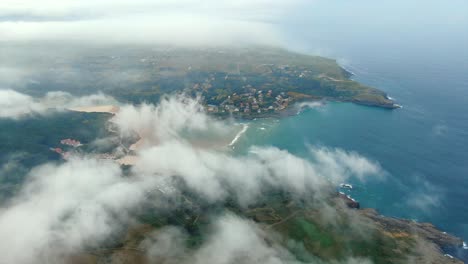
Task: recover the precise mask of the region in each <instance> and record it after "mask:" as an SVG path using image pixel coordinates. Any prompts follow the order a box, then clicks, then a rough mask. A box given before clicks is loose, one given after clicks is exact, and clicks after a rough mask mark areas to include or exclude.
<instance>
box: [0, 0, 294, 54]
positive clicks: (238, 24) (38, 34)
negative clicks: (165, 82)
mask: <svg viewBox="0 0 468 264" xmlns="http://www.w3.org/2000/svg"><path fill="white" fill-rule="evenodd" d="M300 2H302V1H299V0H294V1H276V0H271V1H265V0H253V1H236V2H235V3H233V2H231V1H224V0H222V1H213V0H209V1H203V2H202V3H200V2H199V1H193V0H177V1H168V0H158V1H149V0H138V1H129V0H119V1H108V0H100V1H88V0H85V1H78V2H77V1H57V0H47V1H41V2H40V3H39V2H37V1H29V0H23V1H10V0H7V1H3V2H2V3H1V4H0V10H1V11H0V31H1V32H2V40H1V41H49V40H55V41H62V40H65V41H74V42H82V41H85V42H87V43H153V44H154V43H159V44H178V45H236V44H278V43H279V42H281V36H280V35H279V33H278V30H277V28H276V27H275V26H274V25H273V24H272V23H271V22H272V21H275V20H277V19H279V18H281V17H283V16H285V15H287V14H288V11H289V10H291V9H292V8H294V7H295V6H296V5H298V4H299V3H300Z"/></svg>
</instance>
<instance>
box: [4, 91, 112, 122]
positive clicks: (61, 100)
mask: <svg viewBox="0 0 468 264" xmlns="http://www.w3.org/2000/svg"><path fill="white" fill-rule="evenodd" d="M115 103H116V101H115V100H114V99H113V98H112V97H109V96H106V95H104V94H101V93H98V94H93V95H87V96H81V97H76V96H73V95H71V94H69V93H66V92H49V93H47V94H46V95H45V96H44V97H42V98H34V97H32V96H29V95H26V94H22V93H20V92H17V91H14V90H0V118H14V119H17V118H22V117H27V116H30V115H38V114H39V115H40V114H45V113H46V112H47V111H49V110H59V111H60V110H65V109H67V108H73V107H84V106H94V105H104V104H115Z"/></svg>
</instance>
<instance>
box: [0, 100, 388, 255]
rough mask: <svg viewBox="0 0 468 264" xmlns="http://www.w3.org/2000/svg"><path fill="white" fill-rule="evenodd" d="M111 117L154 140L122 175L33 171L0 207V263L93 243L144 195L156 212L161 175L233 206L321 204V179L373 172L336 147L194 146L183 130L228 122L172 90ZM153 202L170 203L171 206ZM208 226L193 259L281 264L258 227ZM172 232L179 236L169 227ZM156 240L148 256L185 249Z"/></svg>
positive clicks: (69, 168)
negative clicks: (282, 197) (297, 200)
mask: <svg viewBox="0 0 468 264" xmlns="http://www.w3.org/2000/svg"><path fill="white" fill-rule="evenodd" d="M63 97H67V96H66V95H65V96H64V95H63V94H60V93H58V94H57V93H55V94H49V95H48V96H46V98H48V100H51V101H54V100H55V99H54V98H63ZM26 98H27V99H28V98H29V97H26ZM98 98H99V96H98ZM94 99H95V98H94V97H90V98H88V99H83V100H84V101H86V102H88V101H93V100H94ZM29 100H32V99H30V98H29ZM32 101H33V102H35V101H34V100H32ZM43 101H46V100H45V99H43ZM68 101H70V100H68ZM72 101H73V100H72ZM115 122H116V124H118V125H119V126H120V127H121V129H122V130H123V131H127V132H129V131H131V130H140V131H141V130H144V131H147V133H148V135H149V137H153V138H154V139H155V140H154V141H149V144H148V145H147V147H146V148H144V149H142V150H141V151H140V152H139V153H138V154H139V157H140V160H139V161H138V162H137V164H136V165H135V166H134V167H133V169H132V170H131V171H130V174H131V175H130V176H128V175H127V176H123V173H122V171H121V169H120V168H119V167H118V166H117V165H116V164H114V163H112V162H110V161H107V162H104V161H97V160H92V159H88V158H72V159H71V160H70V161H67V162H65V163H63V164H60V165H57V164H46V165H44V166H41V167H39V168H36V169H34V170H33V171H31V172H30V174H29V176H28V178H27V182H26V183H25V184H24V186H23V188H21V191H20V192H19V193H18V194H17V196H16V197H14V198H13V199H12V200H11V201H9V202H7V203H6V204H5V205H4V206H3V207H2V208H1V209H0V236H2V237H8V238H10V239H9V243H3V244H0V255H1V256H2V260H5V261H6V262H7V263H19V264H29V263H33V262H44V261H43V260H45V259H46V258H60V257H61V256H63V255H64V254H65V255H66V254H71V253H76V252H79V251H80V250H82V249H83V247H84V246H89V245H96V244H99V243H100V242H101V241H103V240H104V239H106V238H108V237H109V235H111V234H113V233H114V232H116V231H117V230H119V228H121V227H122V226H124V225H126V224H129V223H130V222H131V221H132V220H133V219H132V217H131V213H132V212H133V210H135V209H138V208H139V207H140V206H142V204H143V203H144V202H147V201H146V198H147V194H148V192H152V193H153V194H154V195H155V196H156V197H155V198H156V199H155V200H152V201H153V202H154V203H155V204H154V205H153V206H155V207H156V208H159V206H160V204H159V203H162V202H163V201H164V200H165V199H158V197H159V196H158V195H161V197H162V196H164V197H165V198H168V197H170V196H171V195H173V194H174V195H175V194H177V193H179V192H178V191H179V190H178V189H177V188H178V185H176V184H174V183H173V181H171V179H172V178H173V177H174V176H176V177H179V178H180V179H182V180H183V181H184V182H185V185H186V188H188V189H189V190H190V191H192V192H195V193H196V194H198V195H199V196H200V197H202V198H204V199H205V200H206V201H208V202H219V201H224V200H225V199H226V198H227V197H228V196H230V195H231V194H232V195H234V197H235V198H237V200H238V201H239V203H240V204H241V205H249V204H252V203H254V202H255V201H256V198H258V197H259V196H260V195H262V193H263V192H264V191H267V190H269V189H271V188H277V189H281V190H284V191H288V192H291V193H292V194H293V195H296V196H298V197H305V196H306V195H307V197H310V196H314V197H315V198H316V199H318V200H320V201H323V198H324V197H326V195H327V194H329V193H330V192H333V190H334V188H333V185H331V183H330V182H331V181H333V180H344V179H346V178H347V177H350V176H353V175H355V174H356V175H358V176H359V177H361V178H362V177H364V176H366V175H373V174H374V173H379V172H380V171H379V167H378V166H377V165H375V164H374V163H372V162H370V161H367V160H366V159H365V158H363V157H361V156H359V155H358V154H356V153H346V152H344V151H342V150H339V149H324V148H320V149H314V148H311V153H313V154H314V155H315V160H314V159H313V160H312V161H308V160H305V159H302V158H299V157H296V156H294V155H292V154H290V153H288V152H287V151H283V150H279V149H277V148H274V147H252V148H251V149H250V152H249V153H248V154H247V155H242V156H236V155H233V154H232V153H230V152H229V151H228V150H226V149H225V150H214V149H207V148H198V147H195V146H194V145H193V144H191V143H190V142H189V141H188V140H185V139H184V136H183V134H184V133H188V134H193V133H197V132H201V133H208V132H210V131H212V130H215V131H217V132H218V133H220V134H223V133H225V131H229V129H228V128H229V126H230V125H229V123H225V122H222V121H216V120H214V119H212V118H210V117H209V116H207V115H206V114H205V113H204V112H203V109H202V107H201V106H200V105H199V104H198V102H197V101H196V100H193V99H187V98H184V97H181V96H175V97H169V98H165V99H164V100H163V101H162V102H161V104H160V105H158V106H152V105H142V106H140V107H133V106H125V107H123V108H122V111H121V113H119V114H118V115H117V116H116V121H115ZM158 188H169V189H171V188H176V189H174V190H175V191H174V192H173V194H171V193H170V192H169V193H165V194H163V193H162V192H161V193H159V192H153V191H154V190H157V189H158ZM184 188H185V187H184ZM184 190H185V189H184ZM161 207H163V208H165V209H166V210H167V209H170V208H172V209H176V208H177V205H176V204H175V205H174V204H171V205H170V206H169V205H167V204H166V205H162V206H161ZM215 227H216V228H215V229H216V230H217V231H216V232H215V233H216V235H214V236H213V237H212V238H211V239H209V240H208V242H207V244H206V245H204V246H203V247H202V248H201V249H200V250H199V251H197V252H195V253H193V255H192V257H193V259H194V260H195V261H197V262H198V263H209V262H218V261H222V259H225V261H226V262H225V263H232V261H234V260H237V259H238V257H241V259H242V260H245V261H246V262H251V261H259V262H262V263H263V262H266V263H281V261H282V260H283V257H284V256H287V254H286V255H283V252H282V249H279V248H272V247H271V246H267V245H265V244H264V242H263V240H262V236H264V233H263V231H261V230H257V228H256V227H254V226H253V224H252V223H250V222H248V221H247V222H246V221H245V220H240V219H239V218H237V217H234V216H228V217H226V218H223V219H221V220H220V221H218V222H216V224H215ZM171 232H172V233H171ZM174 232H175V233H176V234H175V235H176V236H178V235H180V234H177V232H176V231H170V232H169V233H171V234H174ZM169 237H170V236H169ZM171 239H172V238H171ZM220 241H223V243H221V242H220ZM160 242H161V241H160ZM158 243H159V242H158ZM164 243H165V244H157V245H158V248H159V249H160V250H161V251H160V252H159V253H158V252H156V253H155V251H154V250H151V252H153V253H152V254H153V255H154V256H157V255H158V254H163V253H164V252H166V253H167V254H169V255H174V254H178V253H181V254H182V253H184V252H185V249H184V248H182V249H180V250H179V249H178V250H176V251H170V250H172V249H171V248H172V245H173V244H178V243H180V240H177V239H175V238H174V239H172V240H168V241H166V242H164ZM221 245H222V246H221ZM164 248H165V249H167V250H163V249H164ZM168 250H169V251H168ZM278 250H279V251H278ZM162 251H164V252H163V253H161V252H162ZM171 252H172V253H171ZM213 252H216V254H214V253H213ZM166 253H164V254H166ZM219 254H221V255H222V256H223V258H222V259H219V258H218V257H219V256H220V255H219ZM208 260H209V261H208ZM206 261H208V262H206Z"/></svg>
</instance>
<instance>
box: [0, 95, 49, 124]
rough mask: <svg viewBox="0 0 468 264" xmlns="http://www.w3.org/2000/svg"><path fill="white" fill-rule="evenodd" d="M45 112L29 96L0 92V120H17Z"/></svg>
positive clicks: (42, 107)
mask: <svg viewBox="0 0 468 264" xmlns="http://www.w3.org/2000/svg"><path fill="white" fill-rule="evenodd" d="M45 110H46V109H45V107H44V106H43V105H41V104H40V103H38V102H36V101H35V100H34V98H32V97H31V96H28V95H25V94H21V93H18V92H15V91H13V90H0V118H18V117H21V116H25V115H30V114H34V113H42V112H44V111H45Z"/></svg>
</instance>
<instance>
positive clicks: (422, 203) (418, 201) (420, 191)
mask: <svg viewBox="0 0 468 264" xmlns="http://www.w3.org/2000/svg"><path fill="white" fill-rule="evenodd" d="M414 182H415V183H416V184H415V186H418V188H416V189H414V190H412V191H411V193H410V194H409V195H408V196H407V197H406V199H405V200H406V204H407V205H408V206H409V207H410V208H413V209H416V210H418V211H421V212H423V213H426V214H429V213H431V211H432V210H434V209H436V208H438V207H440V205H441V202H442V198H443V193H444V191H443V190H442V189H441V188H438V187H436V186H434V185H433V184H431V183H429V182H427V181H425V180H423V179H421V178H420V177H416V178H415V180H414Z"/></svg>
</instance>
